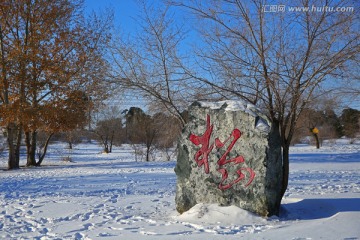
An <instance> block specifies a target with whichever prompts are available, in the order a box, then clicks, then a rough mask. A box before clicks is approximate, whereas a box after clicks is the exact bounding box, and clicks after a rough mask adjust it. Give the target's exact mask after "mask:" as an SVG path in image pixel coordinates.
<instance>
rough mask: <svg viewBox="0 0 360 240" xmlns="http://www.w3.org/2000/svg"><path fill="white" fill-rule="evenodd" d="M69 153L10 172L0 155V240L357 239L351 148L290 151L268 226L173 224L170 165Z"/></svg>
mask: <svg viewBox="0 0 360 240" xmlns="http://www.w3.org/2000/svg"><path fill="white" fill-rule="evenodd" d="M68 154H69V153H68V150H65V149H64V145H62V144H56V145H52V146H50V151H49V155H48V158H47V159H45V160H44V166H43V167H40V168H35V167H34V168H21V169H20V170H17V171H5V168H6V155H5V154H4V153H3V154H2V156H1V160H0V169H1V170H0V239H125V240H127V239H201V240H203V239H293V240H295V239H296V240H300V239H344V240H345V239H346V240H355V239H360V143H355V144H348V142H347V141H345V140H341V141H338V142H335V141H333V142H328V143H326V144H325V145H324V146H323V147H322V148H321V149H319V150H317V149H315V148H314V147H313V146H307V145H299V146H295V147H292V148H291V157H290V158H291V162H290V168H291V172H290V180H289V188H288V191H287V193H286V197H285V198H284V199H283V202H282V213H281V216H280V217H271V218H268V219H264V218H261V217H258V216H256V215H253V214H251V213H249V212H247V211H244V210H241V209H239V208H237V207H232V206H230V207H219V206H217V205H214V204H198V205H196V206H195V207H194V208H192V209H191V210H189V211H188V212H186V213H184V214H183V215H181V216H179V215H178V213H177V212H176V211H175V203H174V198H175V185H176V176H175V173H174V167H175V161H170V162H168V161H156V162H136V161H134V159H135V157H134V155H133V150H132V148H131V147H130V146H123V147H121V148H115V149H114V152H113V153H111V154H102V153H101V148H100V147H99V146H97V145H95V144H81V145H78V146H76V149H75V150H74V151H73V152H72V155H71V156H72V160H73V162H65V161H63V160H62V159H64V158H65V157H66V156H68ZM22 164H24V163H22Z"/></svg>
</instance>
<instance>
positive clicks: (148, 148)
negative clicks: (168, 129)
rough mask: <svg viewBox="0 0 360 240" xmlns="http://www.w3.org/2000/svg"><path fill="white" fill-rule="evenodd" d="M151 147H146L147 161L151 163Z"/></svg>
mask: <svg viewBox="0 0 360 240" xmlns="http://www.w3.org/2000/svg"><path fill="white" fill-rule="evenodd" d="M150 147H151V145H150V146H146V161H147V162H149V161H150Z"/></svg>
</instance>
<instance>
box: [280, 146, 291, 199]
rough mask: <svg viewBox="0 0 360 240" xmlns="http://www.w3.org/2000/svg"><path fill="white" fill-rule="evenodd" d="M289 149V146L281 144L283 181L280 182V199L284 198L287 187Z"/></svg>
mask: <svg viewBox="0 0 360 240" xmlns="http://www.w3.org/2000/svg"><path fill="white" fill-rule="evenodd" d="M289 149H290V145H289V144H287V143H285V144H283V147H282V150H283V153H282V154H283V166H282V171H283V181H282V190H281V198H283V197H284V195H285V192H286V189H287V187H288V182H289Z"/></svg>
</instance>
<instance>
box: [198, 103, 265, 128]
mask: <svg viewBox="0 0 360 240" xmlns="http://www.w3.org/2000/svg"><path fill="white" fill-rule="evenodd" d="M198 103H199V104H200V106H201V107H205V108H210V109H221V108H224V110H225V111H243V112H245V113H248V114H249V115H251V116H253V117H255V118H256V122H255V128H257V129H259V130H260V131H262V132H269V131H270V123H268V121H267V120H265V119H264V118H263V117H261V116H259V113H260V112H261V110H260V109H259V108H258V107H256V106H255V105H254V104H251V103H249V102H246V101H243V100H225V101H219V102H204V101H199V102H198Z"/></svg>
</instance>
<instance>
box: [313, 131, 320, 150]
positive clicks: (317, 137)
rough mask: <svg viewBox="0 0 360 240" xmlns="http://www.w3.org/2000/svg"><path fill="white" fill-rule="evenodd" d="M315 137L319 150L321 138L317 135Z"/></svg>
mask: <svg viewBox="0 0 360 240" xmlns="http://www.w3.org/2000/svg"><path fill="white" fill-rule="evenodd" d="M314 137H315V142H316V148H317V149H319V148H320V142H319V136H318V135H317V134H314Z"/></svg>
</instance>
